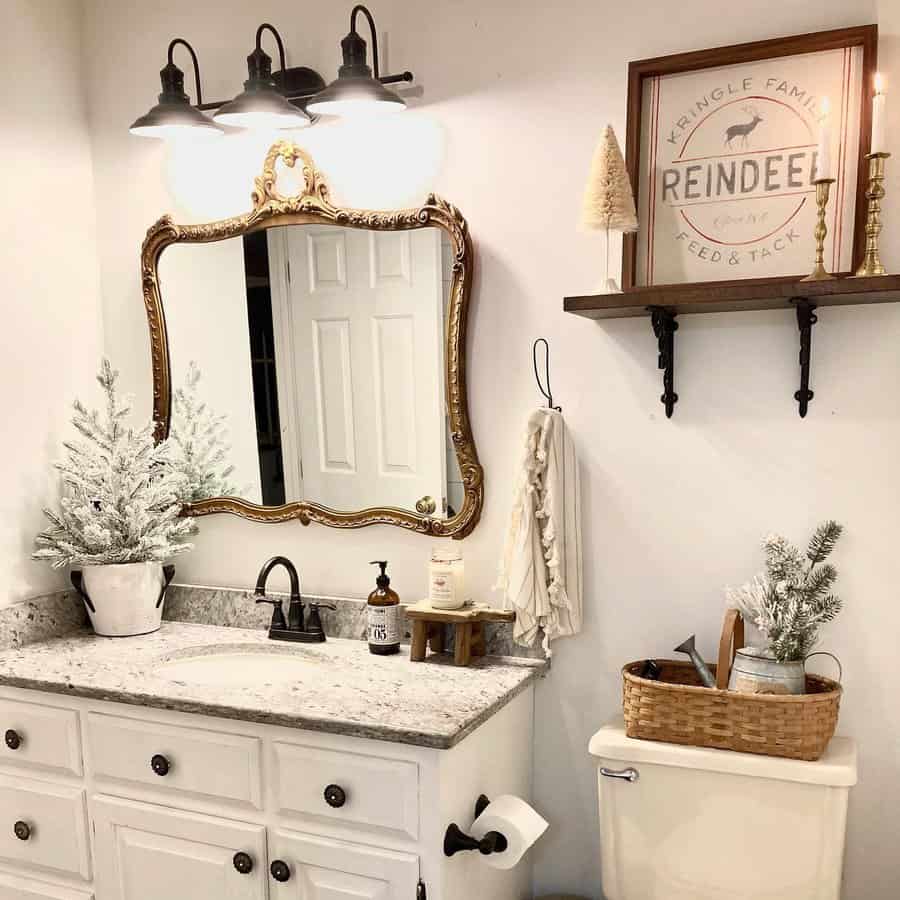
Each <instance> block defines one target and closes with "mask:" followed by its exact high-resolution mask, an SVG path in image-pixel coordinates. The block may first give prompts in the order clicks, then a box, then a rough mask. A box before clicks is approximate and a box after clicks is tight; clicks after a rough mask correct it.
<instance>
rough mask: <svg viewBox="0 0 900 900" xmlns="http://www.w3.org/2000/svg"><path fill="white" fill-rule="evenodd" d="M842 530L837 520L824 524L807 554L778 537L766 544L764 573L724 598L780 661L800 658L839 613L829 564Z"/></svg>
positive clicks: (806, 653) (810, 544)
mask: <svg viewBox="0 0 900 900" xmlns="http://www.w3.org/2000/svg"><path fill="white" fill-rule="evenodd" d="M842 531H843V528H842V526H840V525H838V523H837V522H834V521H828V522H824V523H823V524H822V525H820V526H819V527H818V528H817V529H816V531H815V534H813V536H812V538H811V539H810V541H809V545H808V546H807V548H806V553H805V554H803V553H801V552H800V550H799V549H798V548H797V547H795V546H794V545H793V544H792V543H791V542H790V541H788V540H787V539H785V538H783V537H781V536H780V535H777V534H772V535H769V537H767V538H766V539H765V540H764V541H763V550H764V551H765V553H766V571H765V572H764V573H763V574H761V575H757V576H756V577H755V578H754V579H753V580H752V581H750V582H749V583H748V584H745V585H744V586H743V587H742V588H739V589H738V590H736V591H734V590H730V589H729V590H728V591H727V592H726V596H727V597H728V602H729V604H730V605H732V606H736V607H737V608H738V609H739V610H740V611H741V612H742V613H743V614H744V616H745V617H746V618H747V620H748V621H750V622H752V623H753V624H754V625H755V626H756V628H757V629H758V631H759V633H760V634H761V635H762V637H763V639H764V640H765V642H766V649H767V650H768V652H769V653H771V654H772V656H774V657H775V659H777V660H778V661H779V662H788V661H792V660H802V659H805V658H806V656H808V655H809V653H810V651H811V650H812V648H813V647H814V646H815V644H816V641H817V640H818V636H819V627H820V626H821V625H822V624H824V623H825V622H830V621H831V620H832V619H834V617H835V616H836V615H837V614H838V613H839V612H840V610H841V601H840V598H839V597H837V596H836V595H835V594H834V593H833V592H832V588H833V587H834V583H835V581H836V580H837V569H835V567H834V566H833V565H831V563H828V562H825V560H826V559H827V558H828V556H829V555H830V554H831V551H832V550H833V549H834V546H835V544H836V543H837V541H838V538H840V536H841V532H842Z"/></svg>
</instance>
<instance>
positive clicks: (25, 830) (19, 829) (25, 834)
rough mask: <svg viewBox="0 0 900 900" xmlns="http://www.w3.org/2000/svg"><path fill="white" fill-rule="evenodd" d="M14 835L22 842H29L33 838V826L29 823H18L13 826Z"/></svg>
mask: <svg viewBox="0 0 900 900" xmlns="http://www.w3.org/2000/svg"><path fill="white" fill-rule="evenodd" d="M13 834H14V835H15V836H16V837H17V838H18V839H19V840H20V841H27V840H28V839H29V838H30V837H31V826H30V825H29V824H28V823H27V822H22V821H19V822H16V824H15V825H13Z"/></svg>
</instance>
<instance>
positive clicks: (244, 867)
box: [231, 851, 253, 875]
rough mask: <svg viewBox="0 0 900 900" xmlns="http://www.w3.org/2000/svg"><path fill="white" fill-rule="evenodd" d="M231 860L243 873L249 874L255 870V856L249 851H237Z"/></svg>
mask: <svg viewBox="0 0 900 900" xmlns="http://www.w3.org/2000/svg"><path fill="white" fill-rule="evenodd" d="M231 861H232V863H234V867H235V869H237V871H238V872H240V873H241V875H249V874H250V873H251V872H252V871H253V857H252V856H251V855H250V854H249V853H244V852H243V851H240V852H238V853H235V854H234V857H233V858H232V860H231Z"/></svg>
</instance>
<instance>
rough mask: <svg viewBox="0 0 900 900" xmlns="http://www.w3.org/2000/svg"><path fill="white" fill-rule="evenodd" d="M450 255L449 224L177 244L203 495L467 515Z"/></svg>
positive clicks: (187, 444)
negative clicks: (449, 366) (457, 423)
mask: <svg viewBox="0 0 900 900" xmlns="http://www.w3.org/2000/svg"><path fill="white" fill-rule="evenodd" d="M452 257H453V253H452V243H451V241H450V238H449V236H448V235H447V234H446V233H445V231H444V230H443V229H441V228H438V227H436V226H430V227H426V228H415V229H411V230H408V231H369V230H365V229H360V228H345V227H340V226H335V225H318V224H315V225H314V224H290V225H283V226H278V227H273V228H268V229H265V230H260V231H256V232H252V233H250V234H246V235H243V236H239V237H232V238H228V239H226V240H222V241H216V242H213V243H181V244H172V245H171V246H168V247H167V248H166V249H165V251H164V252H163V253H162V255H161V257H160V259H159V284H160V294H161V297H162V303H163V307H164V310H165V320H166V330H167V332H168V344H169V359H170V368H171V385H172V417H171V434H172V436H173V437H174V438H175V439H176V440H177V441H178V442H179V443H180V444H181V449H182V452H184V453H185V454H186V455H187V456H189V457H191V458H192V459H194V461H195V466H194V467H193V468H194V471H195V478H194V479H193V480H194V484H193V491H194V496H193V497H192V500H194V501H197V500H202V499H206V498H210V497H221V496H233V497H240V498H241V499H243V500H246V501H249V502H251V503H255V504H259V505H262V506H279V505H281V504H284V503H289V502H292V501H298V500H306V501H312V502H315V503H318V504H321V505H323V506H327V507H330V508H331V509H335V510H345V511H355V510H361V509H365V508H368V507H374V506H379V507H384V506H393V507H400V508H402V509H407V510H413V511H416V510H417V511H418V512H420V513H426V514H430V515H432V516H434V517H440V518H447V517H449V516H452V515H454V514H455V513H456V512H458V511H459V510H460V508H461V506H462V502H463V486H462V479H461V476H460V473H459V468H458V466H457V462H456V454H455V452H454V449H453V445H452V442H451V440H450V436H449V435H450V429H449V427H448V416H447V409H446V400H445V377H446V375H445V373H446V358H445V356H446V346H447V340H446V334H445V329H446V324H445V323H446V321H447V306H448V301H449V295H450V286H451V282H452V276H453V273H452ZM432 502H433V504H434V506H433V508H432V506H431V503H432Z"/></svg>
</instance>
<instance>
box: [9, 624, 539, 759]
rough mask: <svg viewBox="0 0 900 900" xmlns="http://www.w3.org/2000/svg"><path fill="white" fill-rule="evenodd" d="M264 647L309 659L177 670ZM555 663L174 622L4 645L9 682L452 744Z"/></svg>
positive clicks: (280, 722) (382, 737)
mask: <svg viewBox="0 0 900 900" xmlns="http://www.w3.org/2000/svg"><path fill="white" fill-rule="evenodd" d="M216 648H223V649H224V648H227V650H228V652H229V653H231V652H235V653H241V652H247V651H248V650H263V651H264V652H272V653H274V654H277V655H279V656H281V657H282V658H283V657H284V656H290V657H292V658H296V657H297V656H299V657H301V658H302V659H304V660H307V661H308V662H309V663H310V665H309V666H304V667H303V668H301V669H300V670H299V672H298V673H291V674H290V675H288V676H285V674H284V673H282V674H281V675H279V674H278V672H277V670H278V668H279V662H278V661H273V663H274V665H273V677H272V681H271V683H261V682H260V681H259V680H256V681H254V682H252V683H249V684H241V683H240V682H237V683H234V682H232V683H228V684H222V683H214V684H202V683H199V682H197V681H194V680H193V679H192V680H188V679H187V678H185V679H184V680H175V678H176V677H177V676H172V677H167V676H165V675H164V674H163V673H162V670H161V669H160V667H161V664H163V663H165V662H166V661H169V660H175V659H179V658H189V657H193V656H196V655H198V654H200V655H204V654H210V653H213V652H215V650H216ZM546 670H547V663H546V662H542V661H537V660H528V659H515V658H512V657H490V656H486V657H482V658H481V659H478V660H476V661H474V662H473V664H472V666H470V667H468V668H458V667H456V666H454V665H453V662H452V659H451V658H449V657H444V656H440V657H438V656H431V657H429V659H428V660H427V661H426V662H423V663H411V662H410V661H409V653H408V649H407V648H406V647H402V648H401V651H400V653H399V654H397V655H395V656H374V655H373V654H371V653H369V649H368V645H367V644H365V643H364V642H362V641H355V640H342V639H337V638H329V640H328V641H327V642H326V643H324V644H287V643H279V642H274V641H270V640H268V638H267V635H266V633H265V632H263V631H259V630H248V629H243V628H223V627H219V626H214V625H196V624H187V623H182V622H165V623H163V626H162V629H161V630H160V631H158V632H156V633H155V634H149V635H143V636H141V637H134V638H102V637H97V636H96V635H94V634H93V633H92V632H87V631H78V632H76V633H73V634H69V635H66V636H63V637H58V638H53V639H51V640H45V641H38V642H36V643H31V644H27V645H26V646H23V647H19V648H15V649H10V650H6V651H3V652H0V685H5V686H9V687H19V688H28V689H32V690H38V691H51V692H53V693H58V694H67V695H73V696H78V697H89V698H92V699H95V700H109V701H113V702H117V703H128V704H134V705H138V706H148V707H156V708H159V709H170V710H176V711H178V712H187V713H199V714H201V715H210V716H220V717H224V718H229V719H240V720H242V721H248V722H263V723H267V724H272V725H282V726H287V727H289V728H303V729H308V730H313V731H324V732H331V733H334V734H346V735H350V736H353V737H362V738H373V739H376V740H384V741H395V742H399V743H404V744H414V745H416V746H419V747H433V748H437V749H446V748H449V747H452V746H454V745H455V744H457V743H459V742H460V741H461V740H462V739H463V738H464V737H465V736H466V735H467V734H470V733H471V732H472V731H474V730H475V729H476V728H477V727H478V726H479V725H481V724H482V723H483V722H485V721H486V720H487V719H489V718H490V717H491V716H492V715H493V714H494V713H495V712H496V711H497V710H499V709H500V708H501V707H503V706H504V705H506V704H507V703H508V702H509V701H510V700H511V699H512V698H513V697H515V696H516V695H517V694H518V693H520V692H521V691H522V690H524V689H525V688H526V686H527V685H528V684H529V683H530V682H531V681H533V680H534V679H535V678H536V677H538V676H539V675H542V674H544V672H545V671H546Z"/></svg>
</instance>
